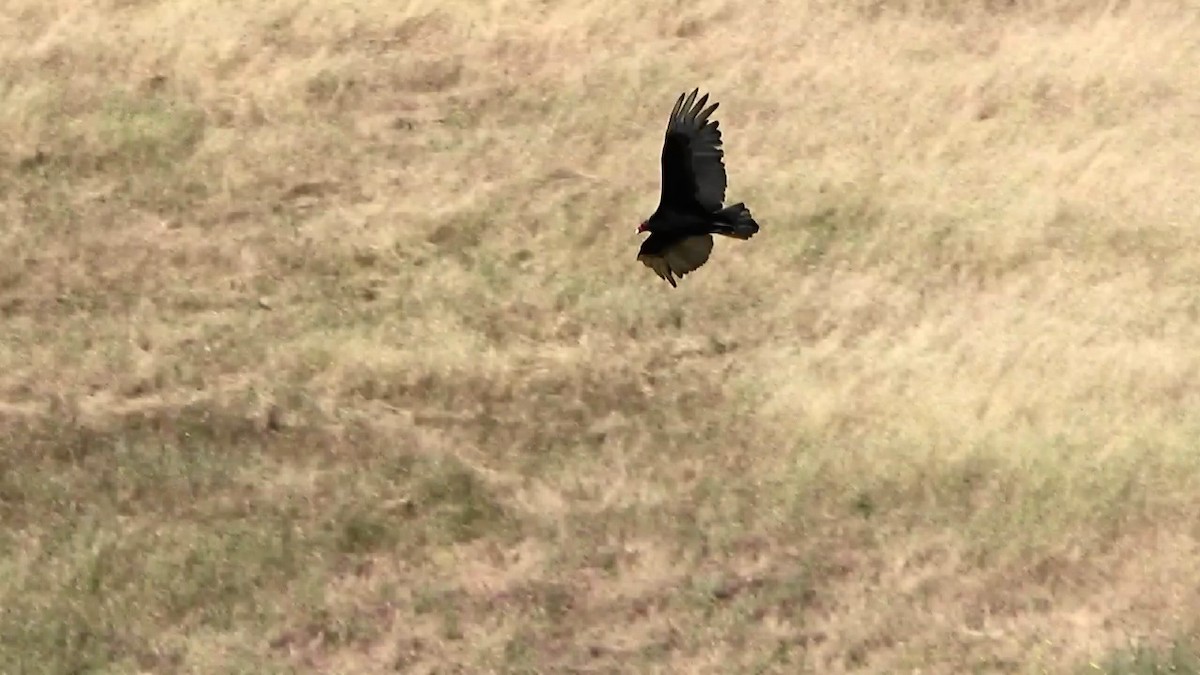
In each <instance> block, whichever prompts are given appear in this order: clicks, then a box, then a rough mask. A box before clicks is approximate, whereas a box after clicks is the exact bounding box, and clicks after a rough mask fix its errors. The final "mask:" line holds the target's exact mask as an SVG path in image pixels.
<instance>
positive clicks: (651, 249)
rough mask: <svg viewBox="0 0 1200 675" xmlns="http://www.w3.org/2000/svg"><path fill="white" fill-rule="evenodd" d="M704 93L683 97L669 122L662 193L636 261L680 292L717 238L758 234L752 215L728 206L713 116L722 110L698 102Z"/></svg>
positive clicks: (643, 226)
mask: <svg viewBox="0 0 1200 675" xmlns="http://www.w3.org/2000/svg"><path fill="white" fill-rule="evenodd" d="M699 93H700V90H699V89H693V90H692V92H691V93H690V94H680V95H679V99H678V100H676V101H675V108H674V109H673V110H671V117H670V119H669V120H668V121H667V132H666V138H665V139H664V141H663V150H662V193H661V194H660V196H659V200H658V208H657V209H656V210H655V211H654V214H653V215H651V216H650V217H649V218H647V219H646V220H644V221H642V224H641V225H639V226H638V230H637V231H638V234H641V233H642V232H649V233H650V236H649V237H648V238H647V239H646V240H645V241H643V242H642V247H641V249H639V250H638V256H637V259H638V260H640V261H642V263H643V264H645V265H646V267H649V268H650V269H652V270H654V272H655V274H657V275H658V276H660V277H662V278H663V279H666V280H667V282H668V283H670V284H671V286H672V287H675V286H676V284H675V276H674V275H678V276H679V277H680V278H683V276H684V275H685V274H687V273H688V272H691V271H693V270H695V269H697V268H698V267H700V266H701V265H703V264H704V263H705V262H707V261H708V256H709V254H710V253H711V252H712V247H713V238H712V235H714V234H721V235H725V236H726V237H733V238H734V239H749V238H750V237H752V236H754V233H755V232H758V223H756V222H754V217H753V216H751V215H750V209H747V208H746V205H745V204H743V203H741V202H738V203H737V204H733V205H730V206H726V207H722V203H723V202H724V201H725V165H724V163H723V162H722V156H723V153H722V151H721V131H720V129H718V128H717V125H718V123H717V122H716V121H711V122H710V121H709V119H708V117H709V115H712V113H713V111H714V110H716V109H717V106H718V105H719V104H717V103H713V104H712V105H711V106H709V107H707V108H705V107H704V105H705V104H706V103H708V94H705V95H704V96H701V97H700V100H696V95H697V94H699Z"/></svg>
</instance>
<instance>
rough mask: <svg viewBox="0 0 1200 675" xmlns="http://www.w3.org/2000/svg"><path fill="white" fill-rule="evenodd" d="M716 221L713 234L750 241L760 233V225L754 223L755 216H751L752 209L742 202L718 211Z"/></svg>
mask: <svg viewBox="0 0 1200 675" xmlns="http://www.w3.org/2000/svg"><path fill="white" fill-rule="evenodd" d="M716 221H717V222H715V223H714V224H713V226H714V229H713V232H714V233H715V234H723V235H725V236H726V237H733V238H734V239H749V238H750V237H753V236H754V235H755V233H757V232H758V223H756V222H754V216H752V215H750V209H748V208H746V205H745V204H743V203H741V202H738V203H737V204H730V205H729V206H726V207H725V208H723V209H721V210H720V211H717V218H716Z"/></svg>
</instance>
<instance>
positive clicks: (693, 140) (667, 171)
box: [659, 89, 726, 211]
mask: <svg viewBox="0 0 1200 675" xmlns="http://www.w3.org/2000/svg"><path fill="white" fill-rule="evenodd" d="M699 93H700V90H699V89H693V90H692V91H691V93H689V94H680V95H679V99H678V100H677V101H675V107H674V108H673V109H672V110H671V117H670V119H668V120H667V132H666V138H665V139H664V140H663V150H662V194H661V196H660V198H659V204H660V206H667V207H669V208H674V209H676V210H686V209H687V207H689V206H691V205H692V204H694V203H699V204H700V205H701V206H703V207H704V208H705V209H706V210H708V211H716V210H717V209H719V208H721V205H722V204H723V203H724V202H725V185H726V176H725V164H724V161H723V157H724V153H723V151H722V149H721V130H720V129H719V128H718V123H717V122H716V121H715V120H713V121H709V119H708V117H709V116H710V115H712V113H713V111H714V110H716V109H717V106H718V105H720V104H718V103H713V104H712V105H710V106H708V107H707V108H705V107H704V105H705V104H706V103H708V94H705V95H704V96H701V97H700V100H696V95H697V94H699Z"/></svg>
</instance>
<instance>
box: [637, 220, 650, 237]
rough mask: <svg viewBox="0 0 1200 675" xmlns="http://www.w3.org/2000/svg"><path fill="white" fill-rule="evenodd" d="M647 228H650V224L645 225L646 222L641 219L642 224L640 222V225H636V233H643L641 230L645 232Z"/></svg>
mask: <svg viewBox="0 0 1200 675" xmlns="http://www.w3.org/2000/svg"><path fill="white" fill-rule="evenodd" d="M649 229H650V226H649V225H647V224H646V221H644V220H643V221H642V224H641V225H638V234H641V233H643V232H645V231H647V230H649Z"/></svg>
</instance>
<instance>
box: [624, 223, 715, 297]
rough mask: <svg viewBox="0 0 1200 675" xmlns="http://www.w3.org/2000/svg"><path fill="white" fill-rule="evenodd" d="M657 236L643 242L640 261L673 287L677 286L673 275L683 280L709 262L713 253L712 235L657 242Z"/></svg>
mask: <svg viewBox="0 0 1200 675" xmlns="http://www.w3.org/2000/svg"><path fill="white" fill-rule="evenodd" d="M656 236H660V235H651V236H650V238H648V239H646V241H644V242H642V248H641V250H640V251H638V260H640V261H642V264H644V265H645V266H646V267H649V268H650V269H652V270H654V273H655V274H657V275H658V276H660V277H662V278H663V279H666V280H667V282H668V283H670V284H671V285H672V286H675V285H676V284H675V277H674V276H673V275H678V276H679V278H680V279H682V278H683V277H684V276H685V275H686V274H687V273H688V272H691V271H693V270H695V269H697V268H699V267H700V266H701V265H703V264H704V263H706V262H708V256H709V255H710V254H711V253H712V248H713V238H712V235H711V234H701V235H692V236H686V237H678V238H675V239H673V240H665V239H658V240H656V239H655V237H656Z"/></svg>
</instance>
